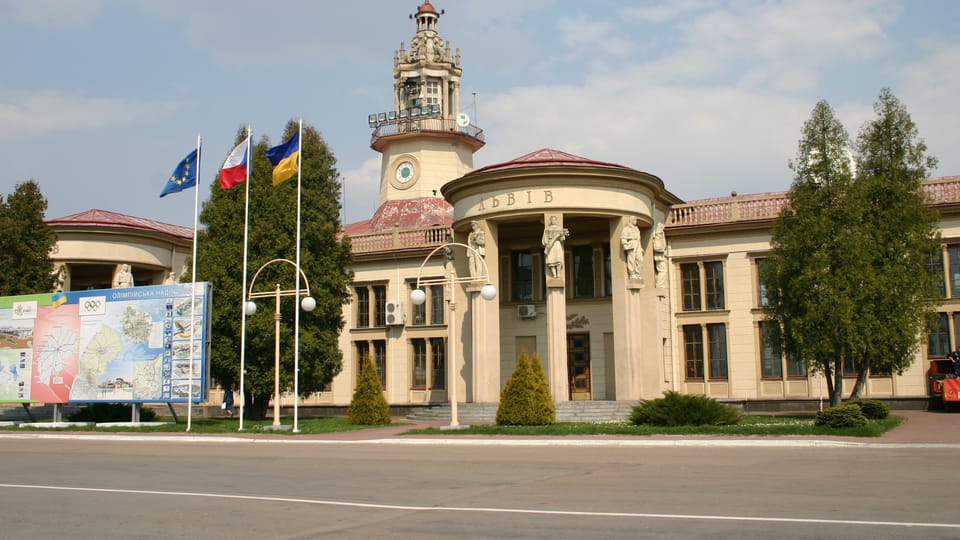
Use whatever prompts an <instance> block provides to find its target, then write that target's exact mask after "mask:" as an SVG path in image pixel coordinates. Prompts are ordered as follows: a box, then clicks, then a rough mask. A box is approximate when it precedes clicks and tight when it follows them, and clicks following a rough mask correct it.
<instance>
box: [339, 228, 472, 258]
mask: <svg viewBox="0 0 960 540" xmlns="http://www.w3.org/2000/svg"><path fill="white" fill-rule="evenodd" d="M448 235H449V236H452V235H453V231H452V230H451V229H450V227H427V228H423V229H403V230H401V229H394V230H392V231H384V232H376V233H364V234H357V235H354V236H351V237H350V250H351V251H352V252H353V254H354V255H359V254H363V253H377V252H384V251H398V250H408V249H426V248H435V247H437V246H439V245H441V244H443V243H444V242H445V241H446V238H447V236H448Z"/></svg>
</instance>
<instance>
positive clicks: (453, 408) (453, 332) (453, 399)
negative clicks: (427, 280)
mask: <svg viewBox="0 0 960 540" xmlns="http://www.w3.org/2000/svg"><path fill="white" fill-rule="evenodd" d="M454 273H455V270H451V271H450V300H449V305H450V332H449V334H448V335H449V336H450V337H449V339H450V347H449V349H450V358H449V359H448V360H447V361H448V362H449V364H450V366H449V369H448V371H449V372H450V382H449V383H447V386H448V388H449V389H448V390H447V392H448V393H449V394H450V427H452V428H455V427H457V426H459V425H460V419H459V418H458V415H457V354H456V352H457V301H456V299H455V298H454V296H453V295H454V289H453V284H454Z"/></svg>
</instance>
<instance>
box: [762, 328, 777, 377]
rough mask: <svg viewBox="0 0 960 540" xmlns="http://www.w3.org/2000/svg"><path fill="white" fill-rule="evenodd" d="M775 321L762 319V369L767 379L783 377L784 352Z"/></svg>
mask: <svg viewBox="0 0 960 540" xmlns="http://www.w3.org/2000/svg"><path fill="white" fill-rule="evenodd" d="M776 324H777V323H776V322H775V321H760V351H761V352H760V371H761V375H762V376H763V378H765V379H780V378H783V354H782V352H781V349H780V340H779V336H778V334H779V332H777V328H776V326H775V325H776Z"/></svg>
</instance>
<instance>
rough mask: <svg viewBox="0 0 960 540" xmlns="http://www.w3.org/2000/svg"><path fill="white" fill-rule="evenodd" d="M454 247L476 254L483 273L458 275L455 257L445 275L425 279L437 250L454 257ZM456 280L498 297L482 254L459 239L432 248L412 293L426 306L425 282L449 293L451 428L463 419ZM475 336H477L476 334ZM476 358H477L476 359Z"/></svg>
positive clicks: (413, 298) (482, 294) (484, 295)
mask: <svg viewBox="0 0 960 540" xmlns="http://www.w3.org/2000/svg"><path fill="white" fill-rule="evenodd" d="M454 246H458V247H462V248H464V249H467V250H469V251H471V252H473V255H474V256H475V257H476V259H477V260H479V261H480V262H482V263H483V273H482V274H481V275H477V276H474V275H470V276H464V277H458V276H457V271H456V269H455V268H454V266H453V264H452V262H453V261H452V260H450V261H449V262H450V263H451V264H444V267H445V268H446V273H447V275H446V276H444V277H442V278H428V279H422V277H421V276H422V275H423V268H424V266H426V264H427V261H429V260H430V258H431V257H433V256H434V255H435V254H436V253H437V252H438V251H440V250H444V253H445V255H447V256H448V257H450V258H451V259H452V248H453V247H454ZM455 283H462V284H464V285H471V284H473V285H477V284H480V283H484V285H483V286H482V287H481V288H480V297H481V298H483V299H484V300H493V299H494V298H495V297H496V296H497V288H496V287H494V286H493V285H491V284H490V270H489V269H488V268H487V261H485V260H484V258H483V255H481V254H480V253H479V252H478V251H477V250H476V249H474V248H472V247H470V246H468V245H466V244H460V243H458V242H446V243H444V244H442V245H440V246H437V247H436V248H435V249H434V250H433V251H431V252H430V253H429V254H428V255H427V256H426V258H424V259H423V262H422V263H421V264H420V271H419V272H418V273H417V286H416V288H415V289H414V290H413V291H411V292H410V301H411V302H413V303H414V304H415V305H418V306H420V305H423V303H424V302H426V300H427V294H426V293H425V292H424V290H423V287H422V286H423V285H440V284H442V285H444V287H445V288H446V292H445V293H444V294H445V296H446V297H447V306H448V308H449V312H450V317H449V320H448V324H449V328H450V331H449V333H448V337H447V340H448V341H449V345H448V349H449V351H450V358H449V361H448V362H447V364H448V365H447V373H448V375H447V380H448V382H447V394H448V397H449V398H450V426H449V428H450V429H456V428H458V427H459V426H460V420H459V418H458V415H457V379H456V377H457V362H456V358H457V353H456V350H457V348H456V347H457V320H456V312H457V302H456V300H454V297H453V294H454V290H453V286H454V284H455ZM474 339H476V336H474ZM474 361H476V359H474Z"/></svg>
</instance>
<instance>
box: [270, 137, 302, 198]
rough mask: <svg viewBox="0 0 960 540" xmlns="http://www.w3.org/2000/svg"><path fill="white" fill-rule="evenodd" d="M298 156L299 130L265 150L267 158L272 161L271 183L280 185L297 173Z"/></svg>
mask: <svg viewBox="0 0 960 540" xmlns="http://www.w3.org/2000/svg"><path fill="white" fill-rule="evenodd" d="M299 156H300V132H299V131H298V132H296V133H294V134H293V137H290V140H289V141H287V142H285V143H283V144H281V145H280V146H274V147H273V148H271V149H269V150H267V158H268V159H270V163H273V185H275V186H277V185H280V184H281V183H282V182H283V181H284V180H288V179H290V178H291V177H293V176H294V175H295V174H297V158H298V157H299Z"/></svg>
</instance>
